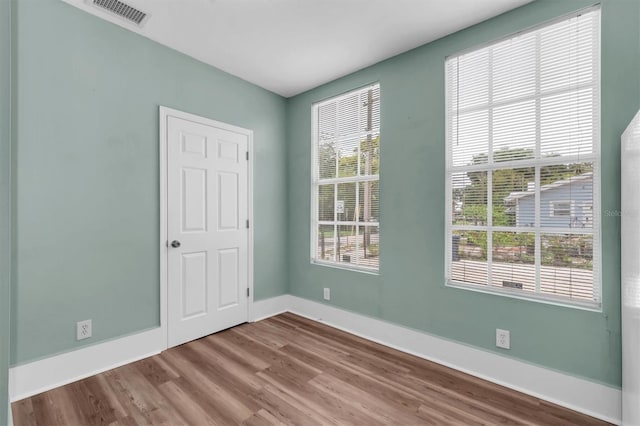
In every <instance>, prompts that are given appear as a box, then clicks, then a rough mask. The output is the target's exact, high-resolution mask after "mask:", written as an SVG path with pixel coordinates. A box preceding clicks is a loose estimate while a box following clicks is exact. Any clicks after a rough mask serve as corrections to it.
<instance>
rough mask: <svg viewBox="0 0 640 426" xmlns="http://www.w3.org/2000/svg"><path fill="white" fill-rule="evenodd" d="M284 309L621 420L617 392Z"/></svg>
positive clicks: (382, 325)
mask: <svg viewBox="0 0 640 426" xmlns="http://www.w3.org/2000/svg"><path fill="white" fill-rule="evenodd" d="M289 304H290V305H289V306H290V307H289V311H290V312H293V313H295V314H298V315H301V316H304V317H307V318H309V319H312V320H315V321H318V322H322V323H325V324H327V325H330V326H332V327H336V328H339V329H341V330H344V331H347V332H349V333H352V334H355V335H357V336H360V337H364V338H366V339H368V340H372V341H374V342H377V343H381V344H383V345H385V346H389V347H392V348H394V349H398V350H400V351H402V352H407V353H410V354H412V355H416V356H418V357H420V358H425V359H428V360H430V361H434V362H437V363H438V364H442V365H446V366H447V367H451V368H454V369H456V370H459V371H463V372H465V373H467V374H470V375H472V376H476V377H480V378H482V379H485V380H488V381H490V382H493V383H497V384H499V385H502V386H506V387H508V388H511V389H514V390H517V391H520V392H523V393H526V394H528V395H531V396H534V397H536V398H540V399H543V400H545V401H549V402H552V403H554V404H558V405H561V406H563V407H567V408H570V409H572V410H575V411H579V412H581V413H584V414H587V415H590V416H593V417H596V418H599V419H602V420H605V421H608V422H610V423H615V424H620V423H621V421H622V420H621V416H622V413H621V404H622V392H621V390H620V389H616V388H612V387H609V386H604V385H601V384H599V383H595V382H591V381H589V380H585V379H581V378H578V377H574V376H570V375H568V374H563V373H559V372H557V371H553V370H549V369H547V368H544V367H540V366H537V365H533V364H529V363H527V362H523V361H518V360H515V359H513V358H509V357H505V356H501V355H498V354H495V353H492V352H488V351H485V350H481V349H476V348H473V347H470V346H467V345H464V344H461V343H456V342H453V341H450V340H447V339H443V338H441V337H436V336H433V335H429V334H426V333H424V332H420V331H417V330H413V329H409V328H406V327H402V326H399V325H395V324H391V323H388V322H385V321H381V320H379V319H375V318H372V317H367V316H365V315H360V314H356V313H353V312H349V311H345V310H343V309H339V308H335V307H333V306H329V305H326V304H322V303H318V302H313V301H311V300H307V299H302V298H299V297H295V296H290V298H289Z"/></svg>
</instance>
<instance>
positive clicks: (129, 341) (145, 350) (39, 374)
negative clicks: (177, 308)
mask: <svg viewBox="0 0 640 426" xmlns="http://www.w3.org/2000/svg"><path fill="white" fill-rule="evenodd" d="M162 349H163V348H162V333H161V331H160V328H154V329H153V330H149V331H144V332H142V333H137V334H132V335H130V336H126V337H122V338H119V339H116V340H110V341H107V342H104V343H98V344H96V345H93V346H87V347H84V348H81V349H78V350H75V351H72V352H66V353H63V354H60V355H55V356H52V357H50V358H45V359H42V360H39V361H34V362H30V363H28V364H23V365H18V366H16V367H12V368H10V369H9V399H10V401H11V402H15V401H19V400H21V399H23V398H27V397H30V396H33V395H36V394H39V393H41V392H45V391H48V390H50V389H53V388H56V387H58V386H63V385H66V384H68V383H71V382H75V381H76V380H80V379H83V378H85V377H90V376H93V375H95V374H98V373H102V372H103V371H107V370H110V369H112V368H116V367H119V366H121V365H124V364H128V363H130V362H133V361H138V360H140V359H143V358H147V357H149V356H152V355H155V354H158V353H160V352H161V351H162Z"/></svg>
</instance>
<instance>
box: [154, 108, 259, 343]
mask: <svg viewBox="0 0 640 426" xmlns="http://www.w3.org/2000/svg"><path fill="white" fill-rule="evenodd" d="M217 124H219V125H216V122H211V121H209V120H206V119H202V120H201V121H199V120H197V119H196V120H192V119H184V118H178V117H174V116H171V115H169V116H168V117H167V119H166V124H165V125H166V126H167V129H166V139H167V334H168V346H169V347H172V346H176V345H179V344H182V343H185V342H188V341H190V340H194V339H197V338H200V337H203V336H206V335H208V334H211V333H215V332H217V331H220V330H223V329H225V328H229V327H232V326H234V325H238V324H240V323H243V322H246V321H247V319H248V303H247V300H248V291H249V290H248V269H249V264H248V244H249V241H248V229H247V228H248V187H247V182H248V161H247V158H248V154H247V152H248V143H249V137H250V132H249V131H242V130H241V129H239V130H236V129H235V128H233V127H231V126H225V125H223V124H222V123H217Z"/></svg>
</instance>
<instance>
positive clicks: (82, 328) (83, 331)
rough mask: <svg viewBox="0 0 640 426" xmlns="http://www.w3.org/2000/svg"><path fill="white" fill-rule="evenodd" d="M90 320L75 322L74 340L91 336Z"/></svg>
mask: <svg viewBox="0 0 640 426" xmlns="http://www.w3.org/2000/svg"><path fill="white" fill-rule="evenodd" d="M91 328H92V327H91V320H90V319H89V320H84V321H78V322H77V323H76V340H83V339H88V338H89V337H91V334H92V332H93V331H92V329H91Z"/></svg>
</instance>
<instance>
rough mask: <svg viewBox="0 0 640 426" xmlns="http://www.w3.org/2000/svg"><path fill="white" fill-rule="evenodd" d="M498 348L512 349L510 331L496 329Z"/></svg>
mask: <svg viewBox="0 0 640 426" xmlns="http://www.w3.org/2000/svg"><path fill="white" fill-rule="evenodd" d="M496 346H497V347H499V348H503V349H511V333H510V332H509V330H501V329H499V328H496Z"/></svg>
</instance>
